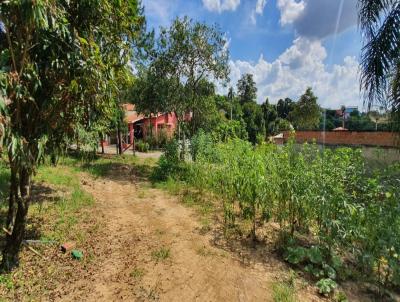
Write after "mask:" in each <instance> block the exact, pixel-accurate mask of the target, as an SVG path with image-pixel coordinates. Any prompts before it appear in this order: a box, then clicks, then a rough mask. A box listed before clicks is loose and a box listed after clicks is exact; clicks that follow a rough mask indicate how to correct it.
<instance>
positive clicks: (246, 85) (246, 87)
mask: <svg viewBox="0 0 400 302" xmlns="http://www.w3.org/2000/svg"><path fill="white" fill-rule="evenodd" d="M237 95H238V98H239V101H240V104H241V105H243V104H245V103H247V102H255V101H256V99H257V86H256V82H254V80H253V75H252V74H250V73H247V74H244V75H243V76H242V77H241V78H240V79H239V81H238V83H237Z"/></svg>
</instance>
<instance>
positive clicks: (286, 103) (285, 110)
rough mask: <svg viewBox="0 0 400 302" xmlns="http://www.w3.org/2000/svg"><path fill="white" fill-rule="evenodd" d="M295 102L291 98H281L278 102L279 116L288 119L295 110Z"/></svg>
mask: <svg viewBox="0 0 400 302" xmlns="http://www.w3.org/2000/svg"><path fill="white" fill-rule="evenodd" d="M293 108H294V102H293V101H292V100H291V99H290V98H285V99H284V100H283V99H280V100H279V101H278V102H277V104H276V111H277V113H278V117H280V118H283V119H287V118H288V117H289V114H290V112H292V111H293Z"/></svg>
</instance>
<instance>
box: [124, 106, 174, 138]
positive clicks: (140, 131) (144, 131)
mask: <svg viewBox="0 0 400 302" xmlns="http://www.w3.org/2000/svg"><path fill="white" fill-rule="evenodd" d="M122 106H123V108H124V110H125V121H126V123H127V124H128V137H129V140H127V141H129V143H131V144H132V143H133V138H136V139H143V138H146V137H147V136H148V135H149V133H150V131H153V135H155V136H157V135H158V134H159V133H160V132H161V131H162V132H164V133H165V134H166V135H167V136H168V137H171V136H172V135H173V134H174V132H175V129H176V128H177V127H178V119H177V118H176V115H175V114H174V113H158V114H157V115H155V116H152V117H146V116H144V115H143V114H138V113H137V112H136V110H135V105H133V104H124V105H122Z"/></svg>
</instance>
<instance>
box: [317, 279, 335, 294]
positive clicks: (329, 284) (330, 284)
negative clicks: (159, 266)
mask: <svg viewBox="0 0 400 302" xmlns="http://www.w3.org/2000/svg"><path fill="white" fill-rule="evenodd" d="M316 285H317V287H318V292H319V293H320V294H321V295H324V296H328V295H331V294H332V293H333V292H334V290H335V289H336V287H337V284H336V282H335V281H333V280H332V279H329V278H327V279H321V280H319V281H318V282H317V284H316Z"/></svg>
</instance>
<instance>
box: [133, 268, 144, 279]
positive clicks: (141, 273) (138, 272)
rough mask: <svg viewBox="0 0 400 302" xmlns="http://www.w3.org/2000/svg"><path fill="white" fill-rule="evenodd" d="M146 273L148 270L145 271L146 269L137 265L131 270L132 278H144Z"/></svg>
mask: <svg viewBox="0 0 400 302" xmlns="http://www.w3.org/2000/svg"><path fill="white" fill-rule="evenodd" d="M145 274H146V272H145V270H144V269H142V268H138V267H135V268H134V269H133V270H132V271H131V273H130V276H131V277H132V278H134V279H136V280H140V279H142V278H143V276H144V275H145Z"/></svg>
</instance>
